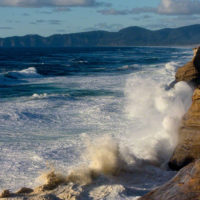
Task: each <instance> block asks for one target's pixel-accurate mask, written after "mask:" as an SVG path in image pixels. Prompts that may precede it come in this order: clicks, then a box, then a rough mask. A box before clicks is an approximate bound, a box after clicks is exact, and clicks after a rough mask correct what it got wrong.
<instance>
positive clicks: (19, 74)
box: [5, 67, 41, 79]
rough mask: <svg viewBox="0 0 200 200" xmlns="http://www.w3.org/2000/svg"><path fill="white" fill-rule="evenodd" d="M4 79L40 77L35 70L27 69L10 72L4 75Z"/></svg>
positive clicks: (32, 68)
mask: <svg viewBox="0 0 200 200" xmlns="http://www.w3.org/2000/svg"><path fill="white" fill-rule="evenodd" d="M5 76H6V77H9V78H13V79H24V78H40V77H41V75H40V74H38V73H37V70H36V68H34V67H29V68H27V69H23V70H21V71H11V72H7V73H6V74H5Z"/></svg>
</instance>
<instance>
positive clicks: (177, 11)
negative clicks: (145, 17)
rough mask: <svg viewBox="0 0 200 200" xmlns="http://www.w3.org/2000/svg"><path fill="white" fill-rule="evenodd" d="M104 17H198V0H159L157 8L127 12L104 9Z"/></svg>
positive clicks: (199, 6)
mask: <svg viewBox="0 0 200 200" xmlns="http://www.w3.org/2000/svg"><path fill="white" fill-rule="evenodd" d="M98 12H99V13H101V14H104V15H130V14H143V13H154V14H159V15H200V0H161V1H160V3H159V5H158V6H157V7H148V6H146V7H139V8H133V9H129V10H116V9H104V10H99V11H98Z"/></svg>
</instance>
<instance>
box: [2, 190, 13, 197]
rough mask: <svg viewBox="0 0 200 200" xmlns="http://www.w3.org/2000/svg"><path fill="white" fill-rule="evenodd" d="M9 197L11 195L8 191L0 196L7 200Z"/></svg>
mask: <svg viewBox="0 0 200 200" xmlns="http://www.w3.org/2000/svg"><path fill="white" fill-rule="evenodd" d="M10 196H11V193H10V191H9V190H3V191H2V192H1V194H0V198H7V197H10Z"/></svg>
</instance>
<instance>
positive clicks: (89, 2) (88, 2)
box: [0, 0, 98, 7]
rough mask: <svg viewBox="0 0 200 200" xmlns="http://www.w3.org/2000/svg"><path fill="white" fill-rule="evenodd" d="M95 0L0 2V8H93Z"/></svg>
mask: <svg viewBox="0 0 200 200" xmlns="http://www.w3.org/2000/svg"><path fill="white" fill-rule="evenodd" d="M95 5H98V3H97V2H96V1H95V0H0V6H9V7H61V6H65V7H74V6H95Z"/></svg>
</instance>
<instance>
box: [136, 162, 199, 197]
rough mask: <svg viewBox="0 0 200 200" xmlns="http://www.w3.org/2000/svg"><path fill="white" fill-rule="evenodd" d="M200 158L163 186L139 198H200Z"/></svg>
mask: <svg viewBox="0 0 200 200" xmlns="http://www.w3.org/2000/svg"><path fill="white" fill-rule="evenodd" d="M199 199H200V160H197V161H196V162H195V163H191V164H189V165H188V166H186V167H184V168H183V169H181V170H180V172H179V173H178V174H177V175H176V176H175V177H174V178H173V179H171V180H170V181H169V182H167V183H166V184H164V185H163V186H161V187H159V188H157V189H155V190H153V191H152V192H150V193H148V194H146V195H145V196H143V197H141V198H140V199H139V200H199Z"/></svg>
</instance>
